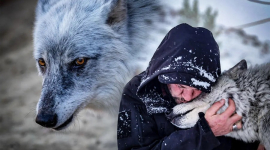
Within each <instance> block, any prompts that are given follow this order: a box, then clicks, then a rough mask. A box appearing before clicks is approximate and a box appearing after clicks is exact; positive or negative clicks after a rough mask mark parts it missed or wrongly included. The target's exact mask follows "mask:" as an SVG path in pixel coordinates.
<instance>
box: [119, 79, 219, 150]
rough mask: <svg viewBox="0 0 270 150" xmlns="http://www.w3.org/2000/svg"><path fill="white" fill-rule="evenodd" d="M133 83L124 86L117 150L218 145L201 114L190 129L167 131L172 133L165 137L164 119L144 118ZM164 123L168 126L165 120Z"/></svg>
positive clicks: (206, 148) (201, 148)
mask: <svg viewBox="0 0 270 150" xmlns="http://www.w3.org/2000/svg"><path fill="white" fill-rule="evenodd" d="M137 80H138V79H136V77H135V78H133V79H132V80H131V81H130V82H129V83H128V84H127V85H126V87H125V89H124V92H123V96H122V100H121V103H120V110H119V116H118V130H117V139H118V149H119V150H126V149H134V150H135V149H138V150H147V149H161V150H167V149H179V150H181V149H183V150H189V149H192V150H193V149H196V150H212V149H214V148H215V147H217V146H218V145H219V144H220V143H219V141H218V139H217V138H216V137H215V136H214V134H213V133H212V131H211V129H210V128H209V126H208V124H207V122H206V120H205V118H204V114H200V119H199V121H198V122H197V124H196V125H195V126H194V127H192V128H190V129H188V130H175V129H171V130H172V132H169V134H166V132H167V131H164V130H168V129H166V128H165V126H166V123H163V122H162V121H163V120H165V115H164V114H157V115H148V114H147V112H146V108H145V105H144V104H143V103H142V102H141V101H140V99H139V98H138V97H137V96H136V90H137V88H136V87H138V85H136V83H139V81H137ZM162 116H163V118H162ZM160 117H161V118H162V119H160ZM165 122H167V123H168V121H167V120H165ZM162 124H164V126H162ZM164 133H165V134H164ZM167 133H168V132H167Z"/></svg>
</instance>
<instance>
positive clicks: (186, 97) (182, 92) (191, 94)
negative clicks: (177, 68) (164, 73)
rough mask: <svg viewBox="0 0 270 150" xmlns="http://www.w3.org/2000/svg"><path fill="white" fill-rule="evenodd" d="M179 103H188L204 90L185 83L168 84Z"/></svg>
mask: <svg viewBox="0 0 270 150" xmlns="http://www.w3.org/2000/svg"><path fill="white" fill-rule="evenodd" d="M167 86H168V88H169V90H170V92H171V95H172V97H173V98H174V100H175V102H176V103H177V104H180V103H186V102H188V101H191V100H193V99H194V98H196V97H197V96H199V95H200V94H201V93H202V91H200V90H198V89H196V88H193V87H190V86H187V85H183V84H167Z"/></svg>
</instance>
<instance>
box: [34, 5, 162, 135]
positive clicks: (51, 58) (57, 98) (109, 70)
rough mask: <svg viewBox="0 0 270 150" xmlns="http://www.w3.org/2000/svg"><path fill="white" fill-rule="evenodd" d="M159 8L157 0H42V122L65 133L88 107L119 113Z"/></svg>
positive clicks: (38, 39) (38, 48)
mask: <svg viewBox="0 0 270 150" xmlns="http://www.w3.org/2000/svg"><path fill="white" fill-rule="evenodd" d="M158 9H159V6H158V2H157V1H156V0H57V1H56V0H39V1H38V4H37V8H36V21H35V27H34V58H35V59H36V62H37V68H38V70H39V73H40V75H42V77H43V85H42V91H41V96H40V99H39V102H38V104H37V107H36V111H37V118H36V121H37V120H39V121H37V122H39V124H41V125H43V126H45V127H50V128H54V129H57V130H58V129H59V130H60V129H63V128H64V127H66V125H67V124H69V123H70V122H71V120H72V118H73V116H74V115H76V114H77V113H78V112H79V110H81V109H82V108H84V107H86V106H89V107H93V108H96V107H99V108H104V109H106V110H110V111H112V112H117V111H118V105H119V103H120V99H121V93H122V90H123V87H124V85H125V83H126V82H127V81H128V80H129V79H130V78H131V77H132V76H133V75H134V74H135V72H136V69H137V68H136V64H135V63H134V62H136V61H135V60H136V59H137V58H138V55H137V54H138V53H139V52H140V50H143V48H144V45H145V44H147V41H146V39H147V33H148V31H149V30H150V29H153V28H154V27H153V24H154V23H155V21H156V20H157V17H156V16H157V15H156V14H157V10H158ZM78 58H85V60H87V62H86V63H85V65H84V66H83V67H80V68H79V67H77V66H76V65H75V64H74V62H75V61H76V59H78ZM39 59H43V60H44V62H45V64H46V65H45V67H44V66H40V65H39V64H38V61H39ZM52 116H53V117H52Z"/></svg>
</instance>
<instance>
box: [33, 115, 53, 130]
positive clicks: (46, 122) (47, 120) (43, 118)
mask: <svg viewBox="0 0 270 150" xmlns="http://www.w3.org/2000/svg"><path fill="white" fill-rule="evenodd" d="M36 123H37V124H39V125H41V126H43V127H47V128H52V127H54V126H55V125H56V124H57V115H56V114H48V113H42V112H40V113H38V115H37V117H36Z"/></svg>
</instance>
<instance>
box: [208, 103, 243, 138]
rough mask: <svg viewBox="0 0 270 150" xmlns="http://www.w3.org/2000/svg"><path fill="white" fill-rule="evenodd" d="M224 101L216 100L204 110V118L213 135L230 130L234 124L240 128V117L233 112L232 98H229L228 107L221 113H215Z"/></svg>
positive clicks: (219, 134)
mask: <svg viewBox="0 0 270 150" xmlns="http://www.w3.org/2000/svg"><path fill="white" fill-rule="evenodd" d="M224 103H225V100H224V99H223V100H221V101H219V102H216V103H214V104H213V105H212V106H211V107H210V108H209V109H208V110H207V111H206V112H205V119H206V121H207V122H208V125H209V126H210V128H211V130H212V132H213V133H214V135H215V136H222V135H225V134H227V133H229V132H231V131H232V129H233V125H234V124H236V126H237V128H238V129H241V128H242V123H241V121H240V120H241V119H242V117H241V116H239V115H237V114H235V104H234V101H233V100H232V99H229V106H228V108H227V109H226V110H225V111H224V112H223V113H221V114H217V111H218V110H219V109H220V108H221V107H222V106H223V105H224Z"/></svg>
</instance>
